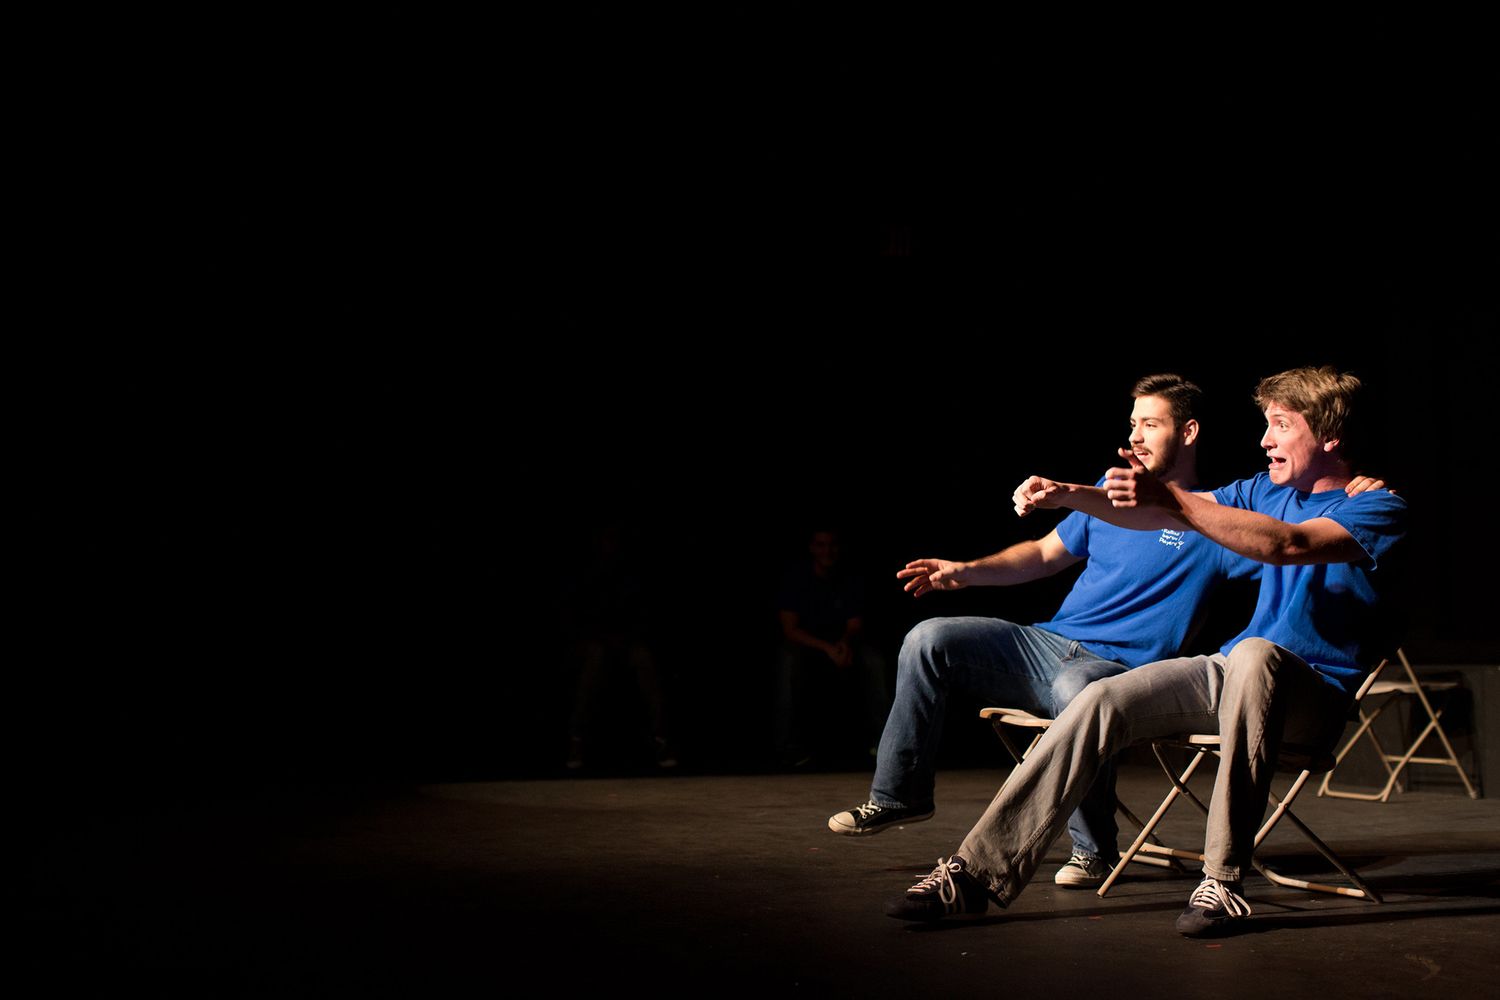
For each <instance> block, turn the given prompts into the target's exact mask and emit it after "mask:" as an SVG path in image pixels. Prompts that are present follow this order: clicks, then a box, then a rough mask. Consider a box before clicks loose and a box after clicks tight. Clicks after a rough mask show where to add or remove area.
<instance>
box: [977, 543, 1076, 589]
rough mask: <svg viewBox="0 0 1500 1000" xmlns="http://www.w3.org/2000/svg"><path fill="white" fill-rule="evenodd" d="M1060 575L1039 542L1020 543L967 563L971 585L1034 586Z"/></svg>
mask: <svg viewBox="0 0 1500 1000" xmlns="http://www.w3.org/2000/svg"><path fill="white" fill-rule="evenodd" d="M1055 572H1057V568H1056V567H1054V566H1051V565H1049V563H1048V562H1047V559H1046V556H1045V554H1044V553H1043V552H1042V547H1041V545H1040V544H1038V543H1037V542H1017V543H1016V544H1015V545H1011V546H1009V547H1007V548H1004V549H1001V550H1000V551H999V552H996V553H993V554H992V555H987V556H984V557H983V558H981V559H975V560H974V561H972V562H968V563H965V564H964V580H965V582H966V583H968V584H969V585H971V586H978V587H1009V586H1011V585H1013V584H1017V583H1030V582H1031V581H1032V580H1040V579H1042V578H1043V577H1046V576H1051V575H1052V574H1053V573H1055Z"/></svg>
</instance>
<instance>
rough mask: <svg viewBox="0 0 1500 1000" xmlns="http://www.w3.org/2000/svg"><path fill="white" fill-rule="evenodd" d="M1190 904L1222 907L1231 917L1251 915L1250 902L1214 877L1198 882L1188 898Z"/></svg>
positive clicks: (1214, 907)
mask: <svg viewBox="0 0 1500 1000" xmlns="http://www.w3.org/2000/svg"><path fill="white" fill-rule="evenodd" d="M1188 905H1189V906H1199V907H1202V908H1203V909H1205V910H1217V909H1220V908H1222V909H1223V910H1224V912H1225V913H1227V914H1229V915H1230V916H1231V917H1248V916H1249V915H1250V904H1249V903H1247V902H1245V901H1244V900H1243V899H1241V898H1240V897H1239V896H1238V895H1236V894H1235V892H1234V890H1233V889H1231V888H1229V887H1228V886H1227V885H1225V884H1224V883H1222V882H1220V881H1219V880H1218V879H1214V878H1206V879H1204V880H1203V881H1202V882H1200V883H1198V888H1196V889H1194V890H1193V895H1192V896H1191V897H1190V898H1189V899H1188Z"/></svg>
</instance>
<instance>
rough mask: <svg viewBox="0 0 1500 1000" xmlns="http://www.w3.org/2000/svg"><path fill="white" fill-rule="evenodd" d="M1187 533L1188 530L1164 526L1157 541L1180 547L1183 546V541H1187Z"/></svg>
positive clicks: (1176, 547) (1175, 547)
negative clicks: (1183, 530) (1174, 529)
mask: <svg viewBox="0 0 1500 1000" xmlns="http://www.w3.org/2000/svg"><path fill="white" fill-rule="evenodd" d="M1185 534H1186V532H1182V531H1173V530H1171V529H1170V528H1163V529H1161V537H1160V538H1158V539H1157V541H1158V542H1161V543H1162V544H1163V545H1170V546H1172V548H1174V549H1180V548H1182V543H1183V542H1184V541H1186V538H1185V537H1184V536H1185Z"/></svg>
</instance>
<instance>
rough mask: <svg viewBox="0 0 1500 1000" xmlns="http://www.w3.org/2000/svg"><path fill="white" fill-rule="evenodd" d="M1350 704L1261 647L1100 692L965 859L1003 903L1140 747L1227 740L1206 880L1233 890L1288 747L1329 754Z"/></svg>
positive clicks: (1191, 659) (1109, 681)
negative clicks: (1100, 784)
mask: <svg viewBox="0 0 1500 1000" xmlns="http://www.w3.org/2000/svg"><path fill="white" fill-rule="evenodd" d="M1348 708H1349V698H1348V696H1347V695H1346V694H1344V692H1342V691H1341V690H1339V689H1338V688H1336V687H1334V686H1333V685H1332V684H1330V683H1328V681H1326V680H1323V679H1322V677H1321V676H1320V675H1319V674H1318V673H1317V672H1316V671H1315V670H1313V669H1312V667H1310V666H1308V665H1307V663H1306V662H1304V661H1303V660H1302V659H1301V658H1300V657H1298V656H1296V655H1295V654H1293V653H1291V652H1289V651H1287V650H1285V649H1283V648H1282V647H1280V646H1277V645H1275V644H1274V643H1271V642H1267V641H1266V640H1264V639H1246V640H1244V641H1243V642H1240V643H1239V644H1238V645H1236V646H1235V647H1234V648H1233V649H1231V650H1230V651H1229V655H1228V656H1225V655H1223V654H1219V653H1216V654H1214V655H1213V656H1187V657H1180V658H1178V659H1175V660H1161V661H1160V662H1157V663H1150V664H1147V665H1146V666H1143V667H1137V668H1136V669H1134V670H1131V671H1129V672H1127V673H1123V674H1120V675H1118V676H1116V677H1108V678H1105V679H1104V680H1100V681H1095V682H1094V683H1093V684H1091V685H1089V686H1088V687H1087V688H1085V689H1084V690H1083V692H1082V693H1081V694H1079V695H1078V697H1077V698H1075V699H1073V701H1072V703H1071V704H1069V705H1068V707H1067V709H1066V710H1064V711H1063V713H1062V714H1061V715H1059V716H1058V718H1057V721H1056V722H1055V723H1053V725H1052V728H1051V729H1050V730H1049V731H1048V732H1047V734H1046V735H1045V736H1044V737H1043V738H1042V741H1041V742H1040V743H1038V744H1037V746H1036V748H1035V749H1033V750H1032V751H1031V754H1030V755H1029V756H1028V757H1027V758H1026V760H1025V762H1024V763H1022V764H1020V765H1018V766H1017V767H1016V769H1015V770H1014V771H1013V772H1012V773H1011V776H1010V778H1009V779H1008V780H1007V781H1006V782H1005V785H1004V786H1003V787H1002V788H1001V789H1000V792H999V794H997V795H996V796H995V799H994V801H993V802H991V803H990V806H989V808H988V809H987V810H985V813H984V815H983V816H982V817H980V819H979V822H978V823H977V824H975V826H974V829H972V830H970V831H969V835H968V836H967V837H965V838H964V842H963V844H962V845H961V846H960V847H959V849H958V854H959V856H960V857H962V858H963V859H964V860H965V862H967V863H968V866H969V869H970V870H971V871H972V872H974V874H975V875H976V876H978V877H979V878H981V879H982V880H984V881H985V882H986V883H987V884H988V886H989V888H990V890H991V891H992V892H994V893H995V895H996V896H997V897H998V898H999V899H1000V900H1001V901H1002V902H1004V903H1009V902H1010V901H1011V900H1012V899H1014V898H1015V897H1016V896H1017V895H1018V894H1019V893H1020V891H1021V889H1022V888H1023V887H1024V886H1025V885H1026V883H1027V882H1028V881H1030V880H1031V876H1032V875H1033V874H1035V873H1036V868H1037V865H1038V864H1039V863H1040V862H1041V860H1042V857H1043V856H1044V855H1045V854H1046V853H1047V848H1048V847H1050V846H1051V845H1052V841H1053V840H1055V839H1056V838H1057V835H1058V834H1059V833H1061V832H1062V830H1063V828H1064V827H1065V826H1066V825H1067V822H1068V816H1069V815H1070V814H1071V813H1072V812H1073V810H1074V809H1076V808H1077V807H1078V803H1079V802H1080V801H1082V799H1083V796H1084V795H1085V793H1087V792H1088V790H1089V786H1090V785H1092V784H1093V781H1094V776H1095V774H1097V773H1098V771H1099V767H1100V764H1101V763H1102V762H1104V761H1106V760H1108V759H1109V758H1110V757H1112V756H1114V754H1116V753H1117V752H1118V751H1120V750H1122V749H1124V748H1125V747H1127V746H1129V745H1131V744H1132V743H1139V742H1141V741H1143V740H1149V739H1155V738H1158V737H1165V736H1180V735H1184V734H1187V733H1218V734H1219V738H1220V740H1221V744H1220V752H1221V755H1222V759H1221V760H1220V762H1219V770H1218V776H1217V778H1215V780H1214V790H1213V795H1212V797H1211V799H1210V800H1209V816H1208V830H1207V834H1206V836H1205V839H1204V847H1203V853H1204V856H1205V862H1204V865H1203V871H1204V873H1205V874H1207V875H1211V876H1213V877H1214V878H1217V879H1221V880H1224V881H1236V880H1238V879H1239V877H1240V874H1241V871H1242V870H1243V869H1245V868H1247V867H1248V866H1249V864H1250V854H1251V851H1252V850H1253V848H1254V843H1255V833H1256V830H1257V829H1258V828H1259V826H1260V822H1261V819H1262V817H1263V816H1264V815H1265V810H1266V799H1267V796H1268V794H1269V792H1270V785H1271V777H1272V775H1273V774H1274V773H1275V770H1276V759H1277V756H1278V753H1279V751H1280V748H1281V744H1282V740H1283V739H1285V740H1286V741H1287V742H1288V743H1296V744H1299V745H1306V746H1311V747H1318V748H1326V747H1329V746H1332V745H1333V743H1334V741H1336V740H1337V739H1338V736H1339V734H1340V733H1341V732H1342V731H1343V727H1344V721H1345V715H1346V713H1347V711H1348Z"/></svg>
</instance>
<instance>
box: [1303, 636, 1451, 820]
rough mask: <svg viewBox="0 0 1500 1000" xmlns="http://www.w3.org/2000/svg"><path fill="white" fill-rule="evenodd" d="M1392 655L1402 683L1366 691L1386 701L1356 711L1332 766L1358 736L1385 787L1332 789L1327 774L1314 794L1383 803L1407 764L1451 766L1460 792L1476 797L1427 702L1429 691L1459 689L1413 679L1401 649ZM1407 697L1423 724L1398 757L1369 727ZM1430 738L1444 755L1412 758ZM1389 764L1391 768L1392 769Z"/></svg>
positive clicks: (1330, 774)
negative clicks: (1370, 747)
mask: <svg viewBox="0 0 1500 1000" xmlns="http://www.w3.org/2000/svg"><path fill="white" fill-rule="evenodd" d="M1396 656H1397V657H1399V658H1400V660H1401V667H1402V669H1403V670H1405V671H1406V680H1404V681H1399V680H1397V681H1381V682H1380V683H1378V684H1376V685H1374V686H1373V687H1371V688H1370V697H1372V698H1374V697H1376V696H1379V695H1386V696H1387V697H1386V699H1385V700H1384V701H1382V702H1380V703H1379V704H1378V705H1377V706H1376V707H1375V710H1374V711H1372V712H1369V713H1366V712H1365V710H1364V708H1363V707H1361V708H1360V710H1359V728H1358V729H1356V730H1355V731H1354V735H1353V736H1351V737H1349V741H1348V742H1347V743H1345V744H1344V747H1343V749H1342V750H1340V751H1339V752H1338V756H1337V757H1335V758H1334V767H1335V768H1337V767H1338V765H1339V764H1341V763H1342V762H1343V760H1344V758H1345V757H1347V756H1348V755H1349V751H1350V750H1352V749H1354V745H1355V744H1356V743H1358V742H1359V741H1360V739H1361V737H1363V738H1364V739H1367V740H1369V741H1370V743H1371V744H1372V745H1373V746H1374V747H1375V753H1376V754H1377V755H1378V757H1379V759H1380V764H1381V766H1382V767H1384V768H1385V771H1386V780H1385V787H1384V788H1382V789H1381V790H1380V791H1378V792H1350V791H1345V790H1343V789H1338V788H1333V787H1331V784H1330V782H1331V781H1332V780H1333V775H1334V772H1333V771H1329V772H1328V773H1327V774H1325V775H1323V783H1322V784H1321V785H1319V786H1318V794H1319V795H1327V796H1331V797H1333V798H1336V799H1359V800H1361V801H1363V802H1384V801H1386V800H1387V799H1389V798H1390V797H1391V790H1392V789H1394V788H1395V787H1396V783H1397V781H1398V780H1400V778H1401V772H1402V771H1403V770H1404V769H1405V768H1406V766H1407V765H1408V764H1436V765H1441V766H1444V767H1451V768H1453V769H1454V770H1455V771H1457V772H1458V776H1459V778H1460V779H1462V781H1463V783H1464V790H1465V791H1466V792H1468V793H1469V798H1471V799H1477V798H1479V792H1478V791H1476V790H1475V788H1474V785H1473V783H1472V782H1470V781H1469V775H1468V774H1467V773H1466V772H1465V771H1464V768H1463V765H1462V764H1461V763H1459V760H1458V754H1456V753H1454V751H1453V744H1452V743H1450V742H1448V734H1447V733H1445V732H1443V727H1442V725H1441V724H1440V723H1439V722H1438V719H1439V718H1441V716H1442V714H1443V710H1442V709H1438V710H1436V711H1434V710H1433V707H1432V702H1431V701H1429V700H1428V699H1427V693H1428V692H1429V691H1451V690H1453V689H1454V688H1456V687H1458V686H1459V685H1458V682H1457V681H1431V680H1429V681H1427V682H1425V683H1424V682H1422V681H1420V680H1418V679H1417V674H1416V671H1414V670H1412V668H1411V661H1410V660H1408V659H1407V658H1406V651H1405V650H1403V649H1398V650H1396ZM1408 698H1415V699H1416V700H1417V703H1418V704H1419V705H1421V706H1422V710H1423V711H1424V712H1426V713H1427V725H1426V727H1425V728H1423V730H1422V731H1421V732H1420V733H1418V734H1417V738H1416V739H1415V740H1413V741H1412V743H1411V746H1409V747H1407V748H1406V750H1405V751H1404V752H1402V753H1399V754H1397V753H1387V752H1386V750H1385V747H1383V746H1381V745H1380V740H1379V738H1377V737H1376V735H1375V730H1374V728H1372V727H1373V726H1374V725H1375V720H1376V719H1378V718H1380V715H1381V713H1382V712H1384V711H1385V710H1386V709H1388V708H1390V707H1391V706H1392V705H1395V704H1397V703H1398V702H1400V701H1403V700H1405V699H1408ZM1433 735H1436V736H1437V738H1438V739H1439V740H1441V741H1442V744H1443V749H1444V750H1445V751H1447V756H1446V757H1418V756H1417V755H1416V754H1417V751H1418V750H1420V749H1421V748H1422V744H1423V743H1424V742H1425V741H1426V739H1427V737H1429V736H1433ZM1392 764H1394V765H1395V766H1394V767H1392V766H1391V765H1392ZM1403 791H1404V789H1403Z"/></svg>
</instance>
